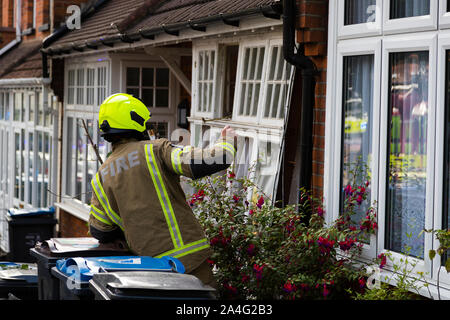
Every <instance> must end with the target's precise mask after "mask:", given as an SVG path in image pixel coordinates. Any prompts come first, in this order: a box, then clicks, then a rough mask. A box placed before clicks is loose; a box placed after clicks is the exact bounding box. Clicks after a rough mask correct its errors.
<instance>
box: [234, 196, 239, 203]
mask: <svg viewBox="0 0 450 320" xmlns="http://www.w3.org/2000/svg"><path fill="white" fill-rule="evenodd" d="M233 200H234V202H235V203H238V202H239V197H238V196H236V195H234V196H233Z"/></svg>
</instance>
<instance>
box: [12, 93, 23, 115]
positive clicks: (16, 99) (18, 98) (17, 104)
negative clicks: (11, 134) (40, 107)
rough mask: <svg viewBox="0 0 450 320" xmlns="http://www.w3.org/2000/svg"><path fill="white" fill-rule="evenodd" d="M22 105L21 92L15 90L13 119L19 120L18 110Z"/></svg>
mask: <svg viewBox="0 0 450 320" xmlns="http://www.w3.org/2000/svg"><path fill="white" fill-rule="evenodd" d="M21 106H22V94H21V93H19V92H16V94H15V95H14V118H13V119H14V121H20V110H21Z"/></svg>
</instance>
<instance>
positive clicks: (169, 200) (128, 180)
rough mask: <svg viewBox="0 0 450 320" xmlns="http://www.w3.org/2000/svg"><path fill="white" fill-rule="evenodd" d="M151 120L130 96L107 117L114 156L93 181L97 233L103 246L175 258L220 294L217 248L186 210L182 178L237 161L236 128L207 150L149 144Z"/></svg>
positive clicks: (105, 107) (116, 99) (105, 110)
mask: <svg viewBox="0 0 450 320" xmlns="http://www.w3.org/2000/svg"><path fill="white" fill-rule="evenodd" d="M149 119H150V112H149V110H148V109H147V107H146V106H145V105H144V104H143V103H142V102H141V101H140V100H139V99H136V98H134V97H133V96H131V95H128V94H122V93H119V94H114V95H112V96H110V97H108V98H106V100H105V101H104V102H103V103H102V105H101V106H100V112H99V125H100V133H101V136H102V137H103V138H104V139H105V140H106V141H108V142H110V143H111V144H112V152H111V154H110V155H109V156H108V157H107V159H106V161H105V162H104V163H103V165H102V166H101V167H100V168H99V170H98V172H97V174H96V175H95V176H94V178H93V179H92V182H91V185H92V190H93V192H92V199H91V211H90V217H89V231H90V233H91V235H92V236H93V237H95V238H96V239H98V240H99V242H100V243H106V242H117V241H119V242H120V241H121V240H122V241H123V242H125V243H126V244H127V246H128V247H129V249H130V250H131V252H133V253H134V254H136V255H140V256H152V257H156V258H158V257H162V256H172V257H175V258H177V259H179V260H180V261H181V262H182V263H183V264H184V266H185V269H186V273H189V274H192V275H195V276H197V277H198V278H199V279H200V280H202V281H203V283H205V284H208V285H211V286H213V287H216V284H215V281H214V279H213V277H212V272H211V268H210V266H209V264H208V263H207V262H206V260H207V258H208V257H209V256H210V255H211V249H210V246H209V242H208V240H207V239H206V237H205V235H204V232H203V229H202V227H201V225H200V224H199V222H198V221H197V219H196V218H195V216H194V214H193V212H192V210H191V209H190V207H189V205H188V204H187V202H186V198H185V194H184V192H183V190H182V188H181V186H180V176H181V175H183V176H186V177H189V178H192V179H198V178H202V177H205V176H207V175H210V174H213V173H216V172H218V171H221V170H225V169H226V168H228V166H229V165H230V164H231V162H232V160H233V158H234V156H235V153H236V147H235V145H236V144H235V141H236V139H235V137H236V136H235V133H234V131H233V129H231V128H230V127H229V126H227V127H225V128H224V129H223V130H222V133H221V137H220V138H219V140H218V142H216V143H215V144H214V145H213V146H211V147H210V148H207V149H199V148H194V147H190V146H188V147H179V146H176V145H173V144H172V143H171V142H170V141H169V140H167V139H158V140H148V134H147V131H146V123H147V121H148V120H149Z"/></svg>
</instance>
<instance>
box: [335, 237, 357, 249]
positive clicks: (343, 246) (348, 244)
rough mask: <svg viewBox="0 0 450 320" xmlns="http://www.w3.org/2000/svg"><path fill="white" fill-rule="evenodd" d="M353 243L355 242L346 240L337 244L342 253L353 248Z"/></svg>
mask: <svg viewBox="0 0 450 320" xmlns="http://www.w3.org/2000/svg"><path fill="white" fill-rule="evenodd" d="M355 242H356V239H352V238H347V239H345V240H344V241H340V242H339V247H340V248H341V250H342V251H348V250H350V249H351V248H352V247H353V245H354V244H355Z"/></svg>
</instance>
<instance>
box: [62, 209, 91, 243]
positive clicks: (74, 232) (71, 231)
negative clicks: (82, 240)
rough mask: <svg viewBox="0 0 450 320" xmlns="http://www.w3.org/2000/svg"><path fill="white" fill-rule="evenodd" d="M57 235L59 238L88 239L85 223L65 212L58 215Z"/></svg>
mask: <svg viewBox="0 0 450 320" xmlns="http://www.w3.org/2000/svg"><path fill="white" fill-rule="evenodd" d="M59 228H60V229H59V234H58V237H61V238H75V237H88V236H89V234H88V231H89V229H88V226H87V222H86V221H83V220H81V219H78V218H77V217H75V216H73V215H71V214H69V213H67V212H65V211H64V210H61V211H60V214H59Z"/></svg>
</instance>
